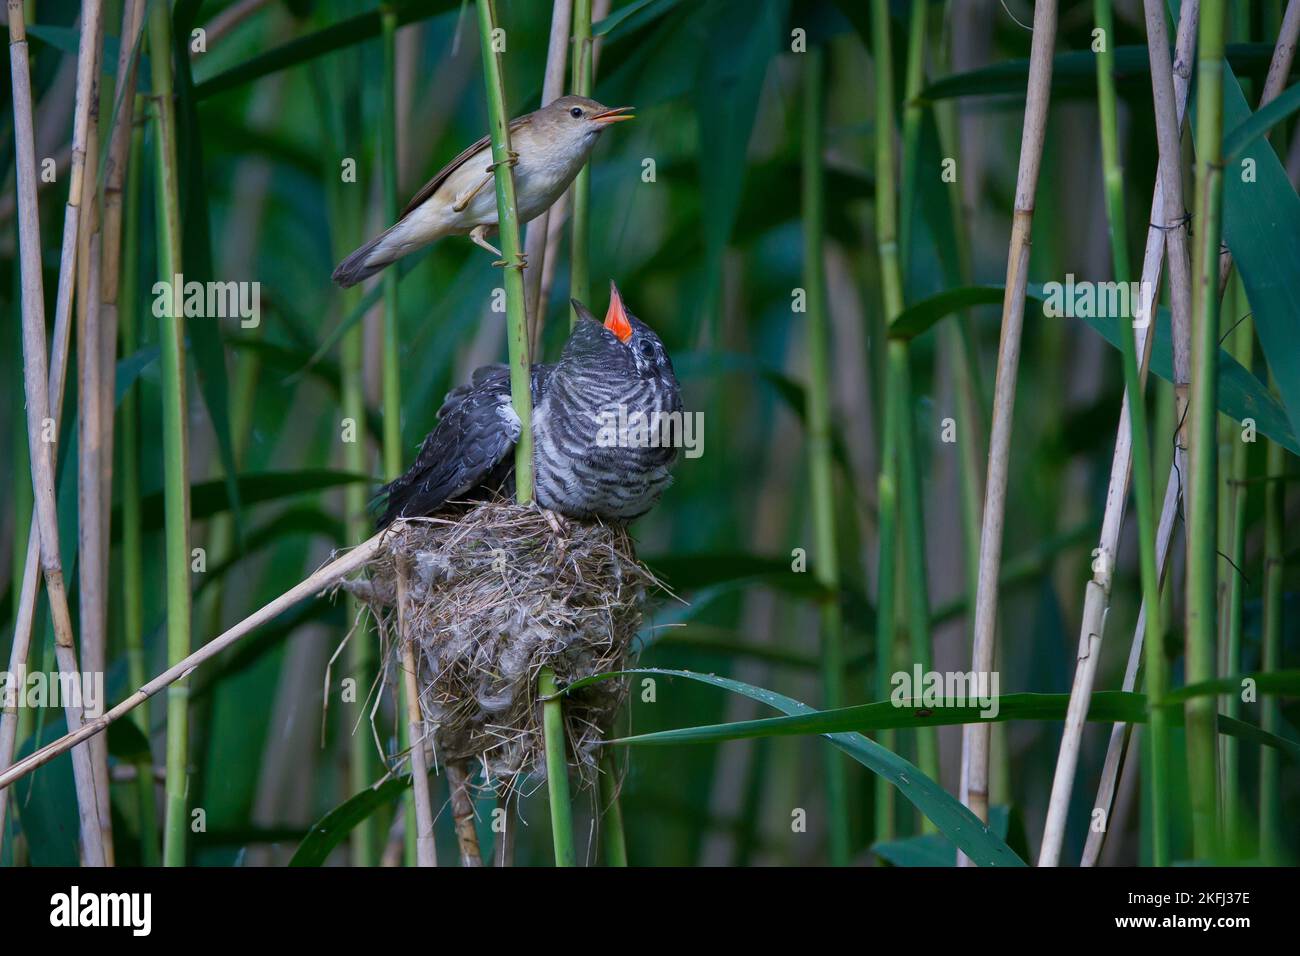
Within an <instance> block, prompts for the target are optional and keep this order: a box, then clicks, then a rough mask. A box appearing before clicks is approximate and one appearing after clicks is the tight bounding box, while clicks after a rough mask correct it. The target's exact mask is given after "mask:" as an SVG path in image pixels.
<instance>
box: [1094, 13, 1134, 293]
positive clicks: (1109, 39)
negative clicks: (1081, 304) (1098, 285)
mask: <svg viewBox="0 0 1300 956" xmlns="http://www.w3.org/2000/svg"><path fill="white" fill-rule="evenodd" d="M1092 12H1093V21H1094V22H1095V23H1096V25H1097V29H1098V30H1101V31H1102V39H1103V42H1104V44H1105V45H1104V46H1103V47H1102V48H1101V50H1100V51H1099V52H1098V54H1097V117H1098V121H1099V124H1100V126H1101V168H1102V182H1103V184H1104V187H1105V195H1106V223H1107V225H1108V226H1109V228H1110V255H1111V262H1112V271H1113V273H1114V277H1115V281H1116V282H1128V281H1129V258H1128V256H1129V252H1128V225H1127V220H1126V217H1125V215H1124V167H1123V165H1122V164H1121V163H1120V157H1119V118H1118V115H1117V114H1118V103H1119V100H1118V97H1117V96H1116V94H1115V17H1114V11H1113V9H1112V4H1111V0H1093V3H1092Z"/></svg>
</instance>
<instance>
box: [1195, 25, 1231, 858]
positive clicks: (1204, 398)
mask: <svg viewBox="0 0 1300 956" xmlns="http://www.w3.org/2000/svg"><path fill="white" fill-rule="evenodd" d="M1225 12H1226V9H1225V5H1224V3H1223V0H1204V2H1203V3H1202V5H1201V26H1200V36H1199V42H1198V44H1197V83H1196V101H1197V115H1196V132H1197V136H1196V145H1197V151H1196V222H1197V224H1198V227H1199V235H1198V236H1197V240H1196V245H1195V251H1194V255H1195V263H1194V266H1193V270H1192V271H1193V274H1194V276H1195V281H1194V284H1193V286H1192V324H1193V332H1192V363H1191V365H1192V381H1191V394H1190V395H1189V398H1188V405H1189V407H1188V418H1189V423H1188V438H1189V440H1190V445H1191V447H1190V448H1189V450H1188V457H1189V464H1190V471H1191V476H1190V487H1189V490H1188V494H1187V498H1188V502H1187V509H1186V510H1187V652H1186V653H1187V661H1186V671H1187V673H1186V680H1187V683H1189V684H1194V683H1197V682H1199V681H1203V680H1210V679H1212V678H1213V677H1214V672H1215V660H1214V659H1215V644H1216V635H1215V626H1216V620H1215V618H1216V615H1215V599H1216V597H1217V588H1216V587H1215V578H1216V574H1215V568H1216V564H1217V561H1218V547H1217V534H1216V532H1217V522H1216V513H1215V495H1216V493H1217V490H1218V489H1217V488H1216V480H1217V474H1216V471H1217V468H1216V465H1217V453H1218V442H1217V436H1216V434H1215V422H1216V416H1217V414H1218V401H1217V399H1218V352H1219V278H1218V277H1219V240H1220V236H1221V234H1222V206H1223V164H1222V152H1223V149H1222V147H1223V50H1224V24H1225ZM1185 724H1186V734H1187V764H1188V767H1187V772H1188V784H1189V789H1190V794H1191V804H1192V845H1193V851H1194V853H1195V855H1196V859H1198V860H1202V861H1210V860H1213V859H1214V858H1215V857H1216V856H1217V855H1218V845H1219V841H1218V812H1219V809H1218V769H1217V762H1216V752H1215V747H1216V743H1217V740H1216V730H1215V703H1214V698H1213V697H1202V698H1196V699H1193V700H1189V701H1188V702H1187V704H1186V706H1185Z"/></svg>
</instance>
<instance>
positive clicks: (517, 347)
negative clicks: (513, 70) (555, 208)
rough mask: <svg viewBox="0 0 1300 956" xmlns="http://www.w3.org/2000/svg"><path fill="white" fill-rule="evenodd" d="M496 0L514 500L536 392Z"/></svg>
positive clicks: (497, 141)
mask: <svg viewBox="0 0 1300 956" xmlns="http://www.w3.org/2000/svg"><path fill="white" fill-rule="evenodd" d="M496 22H497V20H496V4H495V2H494V0H478V26H479V41H480V43H481V44H482V48H483V81H484V84H485V85H486V87H487V101H488V122H489V129H490V131H491V138H492V166H493V169H494V170H495V172H496V177H495V178H496V193H497V220H498V222H499V224H500V225H499V226H498V232H499V234H500V237H501V264H502V265H503V266H504V270H505V290H506V330H507V331H506V335H507V343H508V346H509V352H510V402H511V404H512V405H513V406H514V410H515V414H516V415H518V416H519V440H518V441H517V442H516V443H515V499H516V500H517V501H518V502H519V503H520V504H521V505H525V504H529V503H530V502H531V501H532V500H533V424H532V422H533V395H532V385H531V365H530V362H529V355H528V323H527V318H526V316H525V314H524V262H523V257H522V255H521V254H520V244H519V207H518V206H517V205H516V204H515V173H514V165H515V161H516V156H515V154H514V153H513V152H512V151H511V149H510V125H509V124H510V114H509V113H508V112H507V110H506V92H505V82H504V81H503V79H502V76H501V55H500V54H499V53H498V52H497V50H496V39H495V38H494V37H493V35H492V34H493V31H495V30H496Z"/></svg>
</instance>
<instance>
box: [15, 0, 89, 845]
mask: <svg viewBox="0 0 1300 956" xmlns="http://www.w3.org/2000/svg"><path fill="white" fill-rule="evenodd" d="M8 16H9V42H10V63H11V74H12V77H13V90H14V98H13V99H14V135H15V151H16V157H17V159H16V162H17V168H18V175H17V180H18V190H19V246H20V258H21V272H22V280H21V281H22V311H23V385H24V392H25V395H26V400H27V434H28V442H29V445H30V447H31V467H32V485H33V491H34V493H35V503H36V520H34V521H33V522H32V533H31V536H30V537H29V539H28V549H27V550H28V555H27V564H26V568H25V572H26V573H25V576H24V581H23V587H22V591H21V593H20V618H19V620H18V626H17V627H15V630H14V641H13V656H14V657H15V658H16V659H17V662H18V669H17V672H18V673H23V672H25V671H26V663H27V651H28V649H29V647H30V643H31V630H32V618H33V617H34V612H35V601H36V589H37V582H36V564H37V563H39V564H40V568H41V572H42V574H43V576H44V579H45V586H46V590H47V591H48V594H49V605H50V614H51V618H52V620H53V623H54V644H55V656H56V660H57V662H58V667H59V669H60V670H61V671H63V672H64V673H65V674H67V675H69V679H70V682H71V687H72V690H73V693H72V694H70V695H69V696H70V697H71V699H70V700H69V701H68V702H67V704H66V706H65V710H64V712H65V714H66V717H67V722H68V728H69V730H71V731H74V732H75V731H76V730H77V729H78V728H80V727H81V705H80V699H81V694H80V683H81V681H80V668H79V667H78V665H77V652H76V648H75V646H74V643H73V636H72V618H71V615H70V613H69V611H68V595H67V590H66V587H65V585H64V580H63V563H62V560H61V557H60V554H59V538H58V516H57V511H56V507H55V500H54V439H55V437H56V430H57V420H58V419H57V417H56V416H54V415H52V414H51V412H52V411H58V410H61V406H62V396H63V379H64V375H65V374H66V365H67V335H68V323H69V321H70V317H71V312H72V309H71V306H72V287H73V279H74V276H75V271H76V270H75V267H76V258H77V235H78V230H79V228H80V223H81V215H80V213H81V199H82V196H81V194H82V178H83V173H84V169H85V164H86V133H87V127H88V123H89V111H90V93H91V88H92V85H93V80H94V77H95V71H96V67H97V65H98V63H97V61H98V47H97V40H98V37H99V23H100V5H99V3H98V2H97V0H88V2H86V3H85V4H84V5H83V7H82V24H81V26H82V33H81V45H80V49H79V51H78V55H77V86H76V89H77V93H76V106H75V109H74V113H73V134H72V163H71V167H70V176H69V186H68V203H67V208H66V211H65V215H64V224H63V242H62V247H61V253H62V255H61V259H60V265H59V284H58V292H57V298H56V300H55V350H54V351H55V362H54V368H53V369H51V368H50V367H49V365H48V363H47V355H46V345H45V289H44V284H43V281H42V277H41V252H40V223H39V213H38V210H37V206H36V153H35V136H34V133H33V126H32V94H31V75H30V72H29V68H28V54H27V32H26V26H25V24H24V21H23V8H22V2H21V0H8ZM60 323H62V324H60ZM60 330H62V333H63V339H62V342H61V343H60V340H59V332H60ZM60 346H61V348H60ZM51 371H53V372H54V375H53V376H51V374H50V373H51ZM56 384H57V386H58V388H57V394H55V393H56V389H55V387H54V386H55V385H56ZM52 399H53V400H52ZM33 549H35V552H36V554H37V555H38V556H39V562H38V561H37V560H34V559H33ZM24 604H26V605H27V607H26V609H25V610H26V612H27V617H26V619H25V621H24V619H23V618H22V617H21V612H22V610H23V607H22V605H24ZM6 716H9V715H6ZM16 717H17V715H16V714H15V715H13V717H12V720H13V721H15V722H16ZM15 731H16V727H11V728H10V729H9V731H8V735H7V739H8V741H9V743H8V753H0V758H3V759H4V762H5V763H6V764H7V763H8V762H9V760H11V759H12V754H13V735H14V732H15ZM72 766H73V777H74V781H75V784H76V789H77V812H78V816H79V820H80V826H81V841H82V854H83V859H84V861H85V862H86V864H87V865H90V866H103V865H104V863H105V857H104V848H103V842H102V838H101V833H100V824H99V807H98V798H97V794H96V788H95V778H94V767H93V764H92V761H91V754H90V751H89V749H88V748H85V747H80V748H77V750H76V751H74V753H73V755H72Z"/></svg>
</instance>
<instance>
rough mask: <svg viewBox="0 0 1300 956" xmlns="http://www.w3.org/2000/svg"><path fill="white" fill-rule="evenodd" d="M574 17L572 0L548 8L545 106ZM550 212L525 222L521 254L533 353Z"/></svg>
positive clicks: (560, 79)
mask: <svg viewBox="0 0 1300 956" xmlns="http://www.w3.org/2000/svg"><path fill="white" fill-rule="evenodd" d="M572 18H573V0H555V3H554V6H553V7H552V8H551V37H550V41H549V43H548V44H547V47H546V73H545V75H544V77H543V78H542V102H541V105H542V106H545V105H546V104H547V103H549V102H551V101H552V100H555V99H558V98H559V97H560V96H562V95H563V94H564V78H565V75H566V73H565V66H566V64H567V54H568V50H569V23H570V22H571V20H572ZM550 218H551V213H550V210H549V209H548V210H547V211H546V212H543V213H542V214H541V215H540V216H538V217H537V218H536V219H534V220H533V221H532V222H530V223H529V224H528V235H527V237H526V238H525V239H524V257H525V258H526V259H527V260H528V267H527V271H526V272H525V273H524V291H525V302H526V303H527V308H526V310H525V313H526V314H527V316H528V342H529V346H528V354H529V355H536V354H537V349H538V347H539V346H540V344H541V337H542V324H543V323H542V319H543V316H542V311H543V310H544V309H545V305H544V300H543V299H542V297H541V294H542V273H543V272H544V271H545V269H546V258H547V256H548V255H549V254H550V250H549V249H548V248H547V245H548V243H547V238H548V235H549V229H548V228H547V227H548V225H549V223H550Z"/></svg>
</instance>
